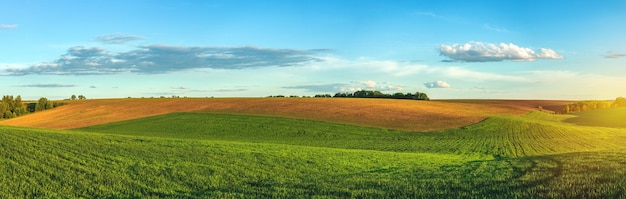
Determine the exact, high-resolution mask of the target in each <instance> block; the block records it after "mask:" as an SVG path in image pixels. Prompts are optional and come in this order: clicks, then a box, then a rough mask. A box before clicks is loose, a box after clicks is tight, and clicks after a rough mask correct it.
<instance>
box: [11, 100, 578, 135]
mask: <svg viewBox="0 0 626 199" xmlns="http://www.w3.org/2000/svg"><path fill="white" fill-rule="evenodd" d="M568 103H570V102H569V101H542V100H434V101H419V100H392V99H356V98H179V99H171V98H166V99H163V98H158V99H97V100H85V101H71V102H70V103H69V104H68V105H65V106H61V107H57V108H54V109H51V110H46V111H42V112H38V113H34V114H29V115H26V116H22V117H19V118H14V119H10V120H4V121H0V125H11V126H26V127H37V128H50V129H73V128H80V127H86V126H92V125H97V124H105V123H110V122H117V121H123V120H130V119H136V118H142V117H148V116H155V115H161V114H167V113H172V112H209V113H228V114H247V115H261V116H280V117H289V118H301V119H311V120H318V121H327V122H336V123H345V124H354V125H361V126H371V127H381V128H389V129H399V130H410V131H420V132H427V131H435V130H443V129H449V128H457V127H461V126H466V125H469V124H473V123H476V122H479V121H481V120H483V119H485V118H487V117H489V116H495V115H523V114H526V113H528V112H530V111H532V110H536V108H537V107H538V106H543V107H550V106H555V107H557V106H562V105H564V104H568Z"/></svg>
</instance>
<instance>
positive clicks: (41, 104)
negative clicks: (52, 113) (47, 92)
mask: <svg viewBox="0 0 626 199" xmlns="http://www.w3.org/2000/svg"><path fill="white" fill-rule="evenodd" d="M48 104H49V103H48V98H45V97H42V98H39V100H37V105H36V106H35V111H43V110H46V107H48Z"/></svg>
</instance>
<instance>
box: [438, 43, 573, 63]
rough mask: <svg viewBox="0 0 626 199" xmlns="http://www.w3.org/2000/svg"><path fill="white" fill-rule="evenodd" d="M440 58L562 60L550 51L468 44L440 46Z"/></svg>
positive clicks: (512, 46)
mask: <svg viewBox="0 0 626 199" xmlns="http://www.w3.org/2000/svg"><path fill="white" fill-rule="evenodd" d="M437 50H439V54H440V55H441V56H446V57H448V58H450V60H444V61H462V62H494V61H504V60H508V61H535V60H537V59H563V56H561V55H559V54H558V53H556V52H555V51H554V50H552V49H547V48H541V49H539V50H538V51H535V50H532V49H530V48H524V47H520V46H517V45H515V44H512V43H509V44H505V43H500V44H492V43H484V42H474V41H471V42H468V43H465V44H453V45H445V44H443V45H441V46H439V47H438V48H437Z"/></svg>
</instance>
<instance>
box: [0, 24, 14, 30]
mask: <svg viewBox="0 0 626 199" xmlns="http://www.w3.org/2000/svg"><path fill="white" fill-rule="evenodd" d="M16 28H17V24H0V29H16Z"/></svg>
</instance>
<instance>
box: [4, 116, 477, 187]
mask: <svg viewBox="0 0 626 199" xmlns="http://www.w3.org/2000/svg"><path fill="white" fill-rule="evenodd" d="M0 137H1V138H2V139H0V145H1V146H2V148H0V190H1V191H0V197H1V198H14V197H24V198H33V197H41V198H66V197H84V198H103V197H113V198H126V197H139V198H146V197H158V198H162V197H173V198H181V197H199V198H207V197H229V198H230V197H243V196H246V197H294V196H316V195H323V196H335V197H357V196H359V195H361V196H363V195H366V196H370V197H372V196H383V195H384V196H393V195H395V196H398V197H414V196H416V195H418V194H426V195H429V194H431V193H424V192H425V191H427V189H423V187H426V186H433V185H432V184H431V183H435V184H437V183H439V184H440V185H439V187H437V188H439V189H445V187H444V186H442V185H441V183H444V182H431V181H433V180H438V179H437V178H431V179H427V178H413V177H420V176H422V175H426V176H428V175H431V173H432V172H441V171H439V169H438V168H439V167H441V166H461V165H462V164H464V163H466V162H468V161H471V160H472V159H468V158H466V157H459V156H454V155H433V154H420V153H391V152H376V151H362V150H343V149H327V148H312V147H302V146H288V145H276V144H249V143H237V142H221V141H203V140H178V139H163V138H150V137H132V136H114V135H98V134H85V133H82V132H64V131H51V130H34V129H25V128H11V127H2V128H0ZM424 162H427V163H424ZM411 174H414V175H413V176H410V175H411ZM379 185H380V186H379ZM431 195H432V194H431Z"/></svg>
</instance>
